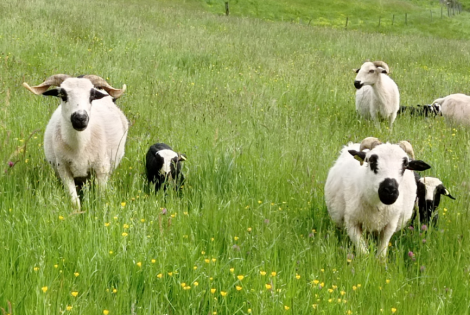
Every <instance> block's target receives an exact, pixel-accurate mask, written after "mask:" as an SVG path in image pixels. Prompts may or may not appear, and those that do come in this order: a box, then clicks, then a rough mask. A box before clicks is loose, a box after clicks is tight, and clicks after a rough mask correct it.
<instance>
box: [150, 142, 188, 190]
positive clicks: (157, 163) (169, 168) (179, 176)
mask: <svg viewBox="0 0 470 315" xmlns="http://www.w3.org/2000/svg"><path fill="white" fill-rule="evenodd" d="M183 161H186V156H185V155H184V154H179V153H176V152H175V151H173V149H172V148H171V147H170V146H169V145H167V144H165V143H155V144H154V145H152V146H151V147H150V148H149V150H148V151H147V156H146V163H145V170H146V174H147V179H148V181H149V182H150V183H153V184H155V191H156V192H157V191H158V190H159V189H160V188H161V186H162V185H163V184H167V183H168V181H174V183H175V185H176V186H175V188H176V189H179V188H181V186H182V185H183V183H184V175H183V173H182V172H181V162H183ZM164 189H166V185H165V186H164Z"/></svg>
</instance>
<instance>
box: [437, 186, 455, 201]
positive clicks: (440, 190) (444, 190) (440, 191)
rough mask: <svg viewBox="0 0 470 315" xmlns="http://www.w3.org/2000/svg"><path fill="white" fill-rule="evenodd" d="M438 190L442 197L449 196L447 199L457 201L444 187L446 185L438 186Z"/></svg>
mask: <svg viewBox="0 0 470 315" xmlns="http://www.w3.org/2000/svg"><path fill="white" fill-rule="evenodd" d="M438 188H439V190H438V191H439V193H440V194H441V195H444V196H447V197H449V198H450V199H453V200H455V198H454V196H452V195H451V194H450V193H449V191H448V190H447V188H445V187H444V185H442V184H441V185H439V186H438Z"/></svg>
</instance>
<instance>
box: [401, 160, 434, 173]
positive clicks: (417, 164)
mask: <svg viewBox="0 0 470 315" xmlns="http://www.w3.org/2000/svg"><path fill="white" fill-rule="evenodd" d="M430 168H431V166H430V165H429V164H428V163H426V162H423V161H421V160H411V161H410V162H409V163H408V167H407V168H406V169H407V170H410V171H425V170H428V169H430Z"/></svg>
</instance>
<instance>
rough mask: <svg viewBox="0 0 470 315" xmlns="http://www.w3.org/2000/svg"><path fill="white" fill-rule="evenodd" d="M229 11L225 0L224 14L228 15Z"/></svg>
mask: <svg viewBox="0 0 470 315" xmlns="http://www.w3.org/2000/svg"><path fill="white" fill-rule="evenodd" d="M229 13H230V11H229V9H228V1H225V15H226V16H228V15H229Z"/></svg>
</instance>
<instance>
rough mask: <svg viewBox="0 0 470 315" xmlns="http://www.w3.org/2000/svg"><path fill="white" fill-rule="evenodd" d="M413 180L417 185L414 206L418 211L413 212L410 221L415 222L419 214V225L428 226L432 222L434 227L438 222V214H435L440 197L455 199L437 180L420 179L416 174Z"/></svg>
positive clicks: (433, 178)
mask: <svg viewBox="0 0 470 315" xmlns="http://www.w3.org/2000/svg"><path fill="white" fill-rule="evenodd" d="M415 178H416V184H417V192H416V193H417V197H416V206H417V208H418V209H416V210H415V213H414V214H413V218H412V219H411V221H412V222H417V221H416V220H417V215H418V214H419V222H420V223H422V224H429V223H430V222H432V224H433V225H434V226H435V225H437V221H438V214H437V213H435V212H436V209H437V207H439V203H440V202H441V195H443V196H447V197H449V198H450V199H453V200H455V198H454V197H453V196H452V195H451V194H450V193H449V191H448V190H447V188H445V187H444V185H443V184H442V181H441V180H440V179H439V178H435V177H427V176H426V177H421V176H419V174H418V173H415ZM434 213H435V214H434Z"/></svg>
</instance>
